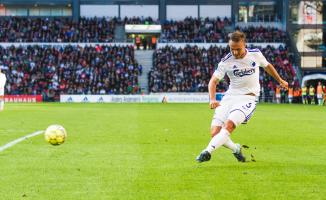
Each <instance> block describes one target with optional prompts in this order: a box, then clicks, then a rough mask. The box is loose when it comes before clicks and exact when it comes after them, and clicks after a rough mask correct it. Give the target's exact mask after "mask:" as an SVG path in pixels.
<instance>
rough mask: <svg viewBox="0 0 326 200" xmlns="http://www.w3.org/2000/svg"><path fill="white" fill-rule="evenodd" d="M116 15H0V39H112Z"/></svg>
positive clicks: (87, 40)
mask: <svg viewBox="0 0 326 200" xmlns="http://www.w3.org/2000/svg"><path fill="white" fill-rule="evenodd" d="M116 22H117V19H116V18H113V19H108V18H96V17H94V18H80V20H79V22H74V21H73V20H72V19H71V18H68V17H67V18H64V17H60V18H28V17H8V18H0V42H112V41H114V29H115V25H116Z"/></svg>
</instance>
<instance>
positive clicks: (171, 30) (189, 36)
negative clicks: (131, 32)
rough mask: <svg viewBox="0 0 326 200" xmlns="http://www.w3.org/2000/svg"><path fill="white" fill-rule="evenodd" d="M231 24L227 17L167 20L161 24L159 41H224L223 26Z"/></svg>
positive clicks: (225, 35)
mask: <svg viewBox="0 0 326 200" xmlns="http://www.w3.org/2000/svg"><path fill="white" fill-rule="evenodd" d="M231 24H232V22H231V20H230V19H228V18H224V19H220V18H217V19H209V18H205V19H200V18H192V17H188V18H185V19H184V20H182V21H174V20H167V21H166V22H164V23H163V24H162V32H161V42H226V41H227V40H228V38H227V31H226V30H225V27H226V26H231Z"/></svg>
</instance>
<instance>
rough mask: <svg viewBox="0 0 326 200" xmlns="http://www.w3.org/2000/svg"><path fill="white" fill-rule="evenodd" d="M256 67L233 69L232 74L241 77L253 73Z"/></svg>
mask: <svg viewBox="0 0 326 200" xmlns="http://www.w3.org/2000/svg"><path fill="white" fill-rule="evenodd" d="M255 71H256V69H255V68H252V69H236V70H233V75H234V76H237V77H243V76H250V75H252V74H253V73H255Z"/></svg>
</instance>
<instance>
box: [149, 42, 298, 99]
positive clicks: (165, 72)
mask: <svg viewBox="0 0 326 200" xmlns="http://www.w3.org/2000/svg"><path fill="white" fill-rule="evenodd" d="M261 51H262V53H263V54H264V55H265V56H266V58H267V60H268V61H269V62H270V63H272V64H273V65H274V66H275V68H276V70H277V71H278V72H279V74H280V75H281V76H282V77H283V78H284V79H285V80H287V81H288V82H289V84H290V85H293V86H299V82H298V80H297V79H296V76H295V71H294V69H293V66H292V63H293V62H292V59H293V58H292V56H290V55H289V51H288V49H287V48H286V47H283V46H279V47H278V48H274V47H272V46H267V47H266V48H261ZM228 52H229V50H228V48H223V47H217V46H211V47H209V48H208V49H205V48H199V47H197V46H186V47H185V48H176V47H172V46H166V47H164V48H160V49H157V50H156V51H155V53H154V67H153V69H152V70H151V71H150V73H149V88H150V92H207V90H208V88H207V87H208V82H209V80H210V77H211V75H212V74H213V72H214V70H215V68H216V67H217V64H218V63H219V62H220V60H221V58H223V57H224V56H225V55H226V54H227V53H228ZM259 80H260V84H261V87H262V94H261V95H262V96H264V97H266V99H268V98H269V95H271V94H270V93H269V92H270V91H274V90H275V88H276V85H277V83H276V82H275V81H274V80H273V79H272V78H271V77H270V76H267V75H266V72H264V70H261V72H260V79H259ZM227 88H228V78H227V77H226V78H225V79H224V81H222V82H221V83H220V84H219V85H218V88H217V91H218V92H224V91H225V90H227ZM272 95H274V94H272Z"/></svg>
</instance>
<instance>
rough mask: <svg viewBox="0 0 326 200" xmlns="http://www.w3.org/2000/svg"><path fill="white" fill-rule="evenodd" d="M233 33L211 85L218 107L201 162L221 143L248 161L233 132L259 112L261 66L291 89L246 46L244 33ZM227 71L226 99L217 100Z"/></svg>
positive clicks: (212, 100) (214, 104)
mask: <svg viewBox="0 0 326 200" xmlns="http://www.w3.org/2000/svg"><path fill="white" fill-rule="evenodd" d="M229 36H230V40H229V46H230V53H229V54H227V55H226V56H225V57H224V58H223V59H222V60H221V62H220V63H219V64H218V67H217V69H216V70H215V72H214V74H213V75H212V78H211V79H210V81H209V84H208V90H209V98H210V102H209V105H210V108H211V109H215V114H214V117H213V120H212V123H211V136H212V139H211V141H210V142H209V144H208V146H207V147H206V149H204V150H203V151H202V152H201V153H200V154H199V156H197V158H196V160H197V161H198V162H205V161H209V160H210V159H211V154H212V152H213V151H214V150H216V149H218V148H219V147H221V146H225V147H226V148H228V149H230V150H232V152H233V155H234V156H235V157H236V159H237V160H238V161H239V162H245V161H246V158H245V157H244V156H243V154H242V153H241V145H240V144H235V143H234V142H233V141H232V140H231V138H230V135H231V133H232V132H233V131H234V130H235V128H236V127H237V126H239V125H240V124H241V123H246V122H248V120H249V119H250V117H251V116H252V115H253V113H254V111H255V108H256V103H257V101H256V99H257V96H258V95H259V92H260V84H259V67H263V68H264V70H265V71H266V72H267V73H268V74H270V75H271V76H272V77H273V78H274V79H275V80H276V81H277V82H278V83H279V84H280V85H281V87H283V88H286V89H287V88H288V83H287V82H286V81H284V80H283V79H282V78H281V77H280V75H279V74H278V73H277V71H276V70H275V68H274V67H273V65H271V64H270V63H269V62H268V61H267V60H266V58H265V57H264V55H263V54H262V53H261V52H260V50H259V49H246V36H245V34H244V33H242V32H240V31H235V32H233V33H231V34H230V35H229ZM225 74H226V75H227V76H228V77H229V79H230V85H229V89H228V90H227V91H226V92H225V95H224V97H223V98H222V100H221V101H220V102H217V101H216V97H215V95H216V85H217V84H218V83H219V81H220V80H221V79H222V78H223V77H224V76H225Z"/></svg>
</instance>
